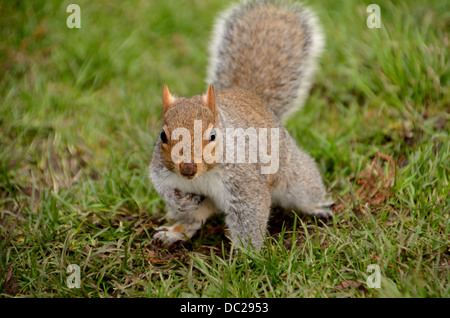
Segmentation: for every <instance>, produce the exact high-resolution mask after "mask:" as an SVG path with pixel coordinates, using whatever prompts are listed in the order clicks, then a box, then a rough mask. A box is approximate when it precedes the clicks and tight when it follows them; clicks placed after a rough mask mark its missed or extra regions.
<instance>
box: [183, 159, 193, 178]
mask: <svg viewBox="0 0 450 318" xmlns="http://www.w3.org/2000/svg"><path fill="white" fill-rule="evenodd" d="M180 172H181V174H182V175H183V176H186V177H192V176H193V175H195V174H196V173H197V164H196V163H193V162H189V163H186V162H182V163H181V164H180Z"/></svg>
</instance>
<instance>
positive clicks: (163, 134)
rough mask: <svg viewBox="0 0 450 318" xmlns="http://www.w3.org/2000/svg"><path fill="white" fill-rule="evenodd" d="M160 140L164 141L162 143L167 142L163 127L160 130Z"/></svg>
mask: <svg viewBox="0 0 450 318" xmlns="http://www.w3.org/2000/svg"><path fill="white" fill-rule="evenodd" d="M160 136H161V141H162V142H163V143H164V144H167V135H166V132H165V131H164V129H163V130H161V135H160Z"/></svg>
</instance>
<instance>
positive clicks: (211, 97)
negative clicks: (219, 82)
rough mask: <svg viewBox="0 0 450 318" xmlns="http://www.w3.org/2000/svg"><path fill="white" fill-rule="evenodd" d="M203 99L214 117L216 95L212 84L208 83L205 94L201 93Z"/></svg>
mask: <svg viewBox="0 0 450 318" xmlns="http://www.w3.org/2000/svg"><path fill="white" fill-rule="evenodd" d="M203 100H204V102H205V104H206V105H207V106H208V107H209V108H211V110H212V111H213V113H214V117H215V116H216V97H215V93H214V85H212V84H211V85H209V87H208V92H207V93H206V95H203Z"/></svg>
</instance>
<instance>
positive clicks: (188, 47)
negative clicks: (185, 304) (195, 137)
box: [0, 0, 450, 297]
mask: <svg viewBox="0 0 450 318" xmlns="http://www.w3.org/2000/svg"><path fill="white" fill-rule="evenodd" d="M72 2H73V1H72ZM70 3H71V2H68V1H62V2H61V1H56V0H55V1H50V0H46V1H6V0H4V1H0V15H1V17H2V18H1V19H0V37H1V41H0V70H1V71H0V295H1V296H4V297H12V296H15V297H22V296H39V297H135V296H149V297H181V296H183V297H189V296H191V297H199V296H204V297H391V296H392V297H449V296H450V295H449V275H450V270H449V262H450V261H449V259H450V257H449V256H450V255H449V254H450V251H449V206H450V204H449V203H450V202H449V192H450V184H449V171H450V166H449V159H448V158H449V155H450V142H449V125H448V120H449V117H450V116H449V113H450V106H449V105H450V94H449V71H450V64H449V61H448V58H449V54H448V52H449V33H448V30H449V26H450V18H449V15H448V12H449V11H450V10H449V9H450V7H449V4H448V2H445V1H418V0H413V1H395V2H389V1H378V2H377V4H378V5H379V6H380V8H381V28H379V29H377V28H373V29H371V28H368V27H367V25H366V19H367V17H368V15H369V13H367V12H366V9H367V6H368V5H369V4H370V3H371V2H370V1H332V0H326V1H314V2H313V1H309V2H308V3H309V5H310V6H311V7H312V8H313V9H314V11H316V12H317V15H318V17H319V19H320V21H321V23H322V25H323V30H324V32H325V35H326V38H327V41H326V43H327V44H326V49H325V51H324V54H323V56H322V58H321V59H320V67H319V70H318V74H317V76H316V79H315V82H314V86H313V88H312V90H311V96H310V97H309V99H308V100H307V102H306V105H305V107H304V109H303V110H302V111H300V112H298V113H296V114H295V115H294V116H293V117H292V118H291V119H290V120H289V121H288V122H287V128H288V130H289V131H290V133H291V134H292V135H293V136H294V138H296V140H297V141H298V143H299V145H301V147H302V148H303V149H305V150H306V151H307V152H308V153H309V154H311V156H312V157H314V158H315V159H316V160H317V162H318V165H319V168H320V171H321V173H322V175H323V176H324V180H325V182H326V186H327V188H328V189H329V190H330V193H331V194H332V196H333V197H334V199H335V200H336V205H335V206H334V212H335V218H334V219H333V220H332V221H329V222H326V223H325V224H324V223H323V222H321V221H319V220H316V219H314V218H311V217H305V216H302V215H300V214H296V213H294V212H292V211H274V214H273V216H272V218H271V223H270V227H269V235H268V236H267V240H266V247H265V248H264V249H263V251H262V252H261V253H255V252H251V251H242V253H234V252H233V247H231V246H230V244H229V242H228V240H227V238H226V235H227V232H226V228H225V227H224V224H223V218H221V217H220V216H219V217H216V218H213V219H212V220H210V221H209V222H208V223H207V224H206V225H205V226H204V228H203V230H202V231H201V233H199V234H198V235H196V236H195V237H194V238H193V239H192V240H191V241H190V242H189V243H188V244H185V245H184V246H179V247H178V249H172V250H167V249H164V248H160V247H155V246H154V245H153V244H152V234H153V233H154V229H155V228H156V227H157V226H158V225H160V224H161V223H162V222H164V212H163V211H164V203H163V202H162V200H161V198H160V197H159V196H158V195H157V194H156V192H155V190H154V189H153V187H152V185H151V183H150V181H149V179H148V170H147V166H148V164H149V162H150V158H151V152H152V148H153V145H154V142H155V138H156V137H157V136H158V132H159V129H160V124H161V121H160V120H161V92H162V87H163V85H164V84H165V83H167V84H168V85H169V87H170V88H171V90H172V92H173V93H175V94H176V95H179V96H192V95H195V94H199V93H203V92H204V90H205V88H206V83H205V82H204V79H205V75H206V74H205V72H206V65H207V59H208V56H207V47H208V42H209V37H210V30H211V26H212V23H213V20H214V17H215V16H216V14H217V13H218V12H219V11H220V10H222V9H224V8H226V7H227V5H228V1H224V0H211V1H202V0H193V1H174V0H152V1H144V0H141V1H121V2H119V1H117V2H116V1H114V2H111V1H95V2H92V1H85V0H83V1H82V0H80V1H76V3H77V4H78V5H79V6H80V8H81V28H80V29H69V28H68V27H67V26H66V19H67V17H68V16H69V13H67V12H66V9H67V6H68V5H69V4H70ZM69 264H76V265H79V267H80V278H81V282H80V288H69V287H68V284H67V278H68V277H69V275H70V273H67V272H66V271H67V267H68V266H69ZM372 264H375V265H378V266H379V268H380V274H381V286H380V288H370V287H369V285H368V283H367V279H368V278H369V279H370V277H369V275H371V272H370V271H368V270H367V269H368V266H369V265H372Z"/></svg>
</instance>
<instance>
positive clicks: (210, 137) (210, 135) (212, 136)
mask: <svg viewBox="0 0 450 318" xmlns="http://www.w3.org/2000/svg"><path fill="white" fill-rule="evenodd" d="M214 140H216V131H215V130H214V127H213V128H212V129H211V133H210V134H209V141H214Z"/></svg>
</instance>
